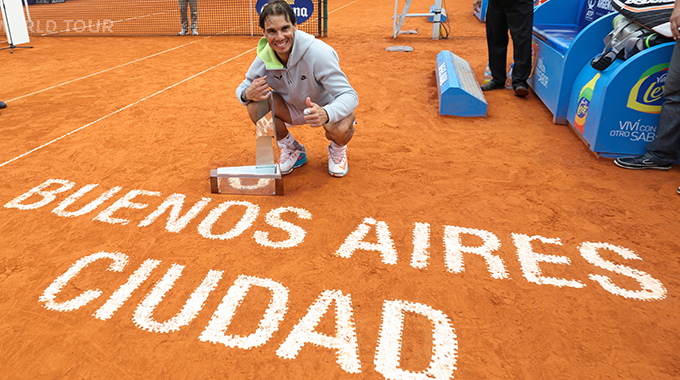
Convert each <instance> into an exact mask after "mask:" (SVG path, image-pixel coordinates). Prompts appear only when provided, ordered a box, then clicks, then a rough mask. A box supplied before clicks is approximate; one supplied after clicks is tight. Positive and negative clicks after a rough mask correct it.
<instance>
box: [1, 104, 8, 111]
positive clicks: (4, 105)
mask: <svg viewBox="0 0 680 380" xmlns="http://www.w3.org/2000/svg"><path fill="white" fill-rule="evenodd" d="M3 108H7V104H5V102H0V110H1V109H3Z"/></svg>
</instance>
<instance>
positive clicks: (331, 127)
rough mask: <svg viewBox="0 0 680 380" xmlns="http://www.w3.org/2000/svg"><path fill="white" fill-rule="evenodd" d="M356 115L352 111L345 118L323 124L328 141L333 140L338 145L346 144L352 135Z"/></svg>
mask: <svg viewBox="0 0 680 380" xmlns="http://www.w3.org/2000/svg"><path fill="white" fill-rule="evenodd" d="M355 120H356V116H355V115H354V112H352V113H351V114H350V115H349V116H347V117H346V118H344V119H342V120H340V121H338V122H335V123H328V124H326V125H324V126H323V128H324V129H325V130H326V138H327V139H328V140H330V141H333V142H335V143H336V144H337V145H338V146H344V145H347V143H348V142H349V140H351V139H352V136H354V124H355Z"/></svg>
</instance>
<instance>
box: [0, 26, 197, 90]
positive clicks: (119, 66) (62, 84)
mask: <svg viewBox="0 0 680 380" xmlns="http://www.w3.org/2000/svg"><path fill="white" fill-rule="evenodd" d="M205 38H210V36H208V37H205ZM205 38H204V39H205ZM199 41H201V40H196V41H192V42H189V43H186V44H184V45H179V46H175V47H174V48H171V49H168V50H164V51H162V52H159V53H156V54H151V55H149V56H146V57H143V58H139V59H135V60H134V61H130V62H127V63H123V64H121V65H118V66H116V67H110V68H108V69H106V70H102V71H98V72H96V73H93V74H89V75H85V76H84V77H80V78H76V79H72V80H70V81H68V82H64V83H60V84H57V85H54V86H52V87H47V88H43V89H42V90H38V91H35V92H31V93H30V94H26V95H21V96H19V97H16V98H14V99H10V100H5V103H9V102H13V101H15V100H19V99H21V98H25V97H27V96H31V95H35V94H39V93H41V92H45V91H48V90H51V89H54V88H57V87H61V86H64V85H67V84H70V83H73V82H77V81H79V80H82V79H87V78H89V77H92V76H95V75H99V74H102V73H105V72H107V71H111V70H115V69H118V68H121V67H123V66H127V65H130V64H133V63H136V62H139V61H143V60H145V59H147V58H152V57H155V56H157V55H161V54H164V53H167V52H169V51H173V50H175V49H179V48H181V47H185V46H188V45H191V44H195V43H196V42H199Z"/></svg>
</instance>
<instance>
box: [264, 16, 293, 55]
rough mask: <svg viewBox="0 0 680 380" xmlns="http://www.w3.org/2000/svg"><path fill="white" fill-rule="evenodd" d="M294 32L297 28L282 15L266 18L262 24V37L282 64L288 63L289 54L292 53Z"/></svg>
mask: <svg viewBox="0 0 680 380" xmlns="http://www.w3.org/2000/svg"><path fill="white" fill-rule="evenodd" d="M296 30H297V27H296V26H295V25H293V23H291V22H290V21H288V19H286V16H284V15H277V16H271V17H268V18H267V19H266V20H265V22H264V36H265V38H267V42H268V43H269V46H271V47H272V49H274V52H275V53H276V55H278V56H279V58H280V59H281V61H282V62H283V63H284V64H285V63H287V62H288V57H289V56H290V52H291V51H293V39H294V38H295V31H296Z"/></svg>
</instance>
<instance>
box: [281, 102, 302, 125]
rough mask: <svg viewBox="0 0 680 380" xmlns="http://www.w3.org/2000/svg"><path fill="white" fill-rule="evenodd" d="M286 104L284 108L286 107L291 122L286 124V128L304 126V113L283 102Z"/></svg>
mask: <svg viewBox="0 0 680 380" xmlns="http://www.w3.org/2000/svg"><path fill="white" fill-rule="evenodd" d="M283 102H284V103H286V107H288V113H290V118H291V120H292V121H293V123H292V124H288V123H286V127H289V126H291V125H304V124H307V121H306V120H305V114H304V111H303V110H301V109H299V108H297V107H295V106H294V105H292V104H290V103H288V102H287V101H285V100H284V101H283Z"/></svg>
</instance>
